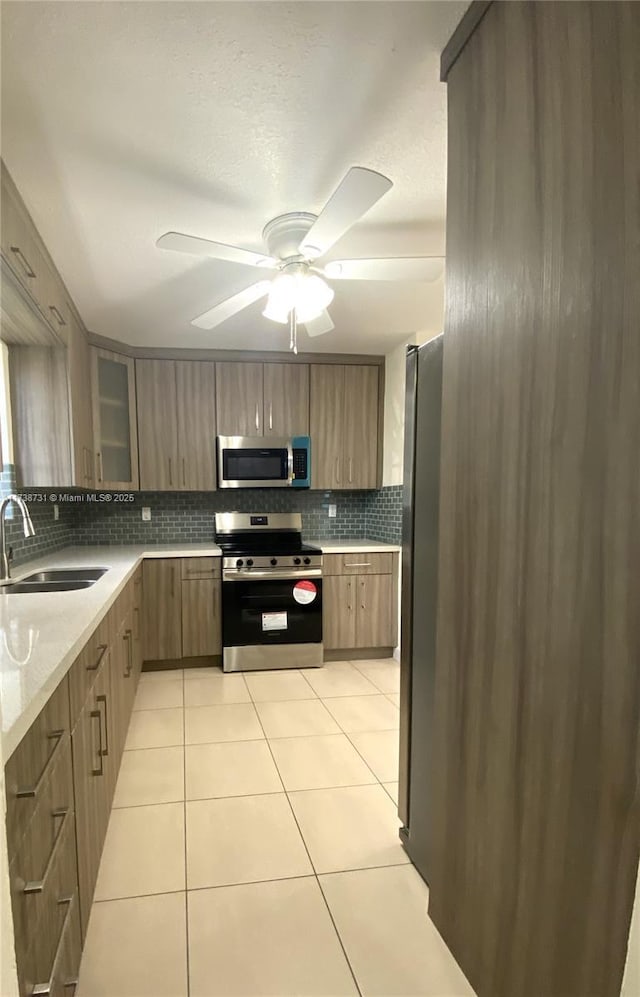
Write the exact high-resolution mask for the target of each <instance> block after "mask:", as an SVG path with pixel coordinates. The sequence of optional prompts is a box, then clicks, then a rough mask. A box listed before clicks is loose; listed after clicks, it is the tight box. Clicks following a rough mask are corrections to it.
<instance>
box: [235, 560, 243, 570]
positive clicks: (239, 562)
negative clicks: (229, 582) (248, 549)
mask: <svg viewBox="0 0 640 997" xmlns="http://www.w3.org/2000/svg"><path fill="white" fill-rule="evenodd" d="M243 564H244V561H243V560H242V558H238V560H237V561H236V568H241V567H242V565H243Z"/></svg>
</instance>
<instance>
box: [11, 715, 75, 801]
mask: <svg viewBox="0 0 640 997" xmlns="http://www.w3.org/2000/svg"><path fill="white" fill-rule="evenodd" d="M63 734H64V730H63V729H60V730H52V731H51V732H50V733H49V734H47V739H48V740H50V741H55V742H56V743H55V744H54V746H53V750H52V752H51V754H50V755H49V757H48V758H47V760H46V762H45V763H44V768H43V769H42V772H41V773H40V775H39V776H38V778H37V780H36V782H35V785H34V786H29V787H28V788H22V789H18V790H17V792H16V796H17V797H18V799H24V798H25V797H32V796H37V795H38V793H39V792H40V789H41V788H42V784H43V783H44V781H45V779H46V777H47V773H48V772H49V771H50V769H51V767H52V765H53V760H54V758H55V757H56V756H57V754H58V749H59V748H60V745H61V744H62V737H63Z"/></svg>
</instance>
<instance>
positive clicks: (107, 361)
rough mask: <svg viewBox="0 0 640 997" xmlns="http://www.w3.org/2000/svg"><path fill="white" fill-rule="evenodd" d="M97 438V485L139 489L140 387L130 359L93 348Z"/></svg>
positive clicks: (93, 393) (95, 444) (92, 372)
mask: <svg viewBox="0 0 640 997" xmlns="http://www.w3.org/2000/svg"><path fill="white" fill-rule="evenodd" d="M91 381H92V396H93V436H94V449H95V453H96V458H97V473H96V478H97V484H98V486H99V487H101V488H114V489H122V490H124V491H127V490H130V489H136V488H137V487H138V435H137V430H136V386H135V371H134V362H133V360H132V359H131V358H130V357H125V356H122V355H120V354H119V353H111V352H109V351H108V350H102V349H98V348H96V347H91Z"/></svg>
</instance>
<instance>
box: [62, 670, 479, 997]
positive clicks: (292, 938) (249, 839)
mask: <svg viewBox="0 0 640 997" xmlns="http://www.w3.org/2000/svg"><path fill="white" fill-rule="evenodd" d="M398 689H399V665H398V663H397V662H395V661H393V660H385V661H358V662H335V663H331V664H327V665H325V666H324V668H323V669H308V670H305V671H286V672H284V671H282V672H260V673H253V674H248V675H246V676H245V675H223V674H222V672H221V671H220V670H219V669H197V670H191V671H189V670H187V671H185V672H182V671H179V670H172V671H171V672H155V673H146V674H143V675H142V677H141V679H140V685H139V688H138V693H137V696H136V702H135V705H134V712H133V714H132V718H131V724H130V727H129V732H128V736H127V742H126V750H125V754H124V756H123V760H122V766H121V770H120V775H119V778H118V785H117V787H116V795H115V799H114V809H113V812H112V815H111V820H110V823H109V828H108V831H107V837H106V841H105V847H104V852H103V857H102V863H101V866H100V873H99V876H98V883H97V886H96V897H95V901H94V905H93V909H92V912H91V917H90V921H89V930H88V935H87V940H86V944H85V949H84V955H83V959H82V966H81V969H80V982H79V987H78V994H79V997H231V995H238V997H240V995H242V997H266V995H270V997H289V995H294V994H295V995H297V997H305V995H318V997H338V995H343V994H345V995H346V994H353V995H358V994H360V995H363V997H369V995H371V997H374V995H376V997H392V995H393V997H400V995H407V997H409V995H411V997H417V995H422V994H425V995H432V997H468V995H472V994H473V991H472V990H471V988H470V986H469V984H468V983H467V981H466V980H465V978H464V976H463V974H462V972H461V971H460V969H459V968H458V966H457V965H456V963H455V961H454V959H453V958H452V956H451V954H450V952H449V951H448V949H447V947H446V945H445V944H444V942H443V941H442V939H441V937H440V935H439V934H438V932H437V931H436V929H435V927H434V926H433V924H432V923H431V921H430V920H429V917H428V914H427V900H428V891H427V888H426V886H425V885H424V883H423V881H422V879H421V878H420V876H419V875H418V873H417V872H416V871H415V869H414V868H413V866H412V865H411V864H410V862H409V860H408V858H407V856H406V854H405V852H404V850H403V848H402V846H401V845H400V842H399V839H398V827H399V821H398V817H397V813H396V801H397V794H398V783H397V779H398V721H399V710H398Z"/></svg>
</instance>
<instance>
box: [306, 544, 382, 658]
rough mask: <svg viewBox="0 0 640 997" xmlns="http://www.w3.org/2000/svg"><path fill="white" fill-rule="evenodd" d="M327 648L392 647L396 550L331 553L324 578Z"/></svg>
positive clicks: (324, 567)
mask: <svg viewBox="0 0 640 997" xmlns="http://www.w3.org/2000/svg"><path fill="white" fill-rule="evenodd" d="M322 606H323V613H322V630H323V643H324V646H325V648H326V649H327V650H328V651H336V650H341V649H344V650H348V649H350V648H392V647H395V645H396V643H397V639H398V555H397V554H394V553H384V552H379V553H378V552H376V553H368V552H367V551H358V553H357V554H327V555H325V556H324V563H323V579H322Z"/></svg>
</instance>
